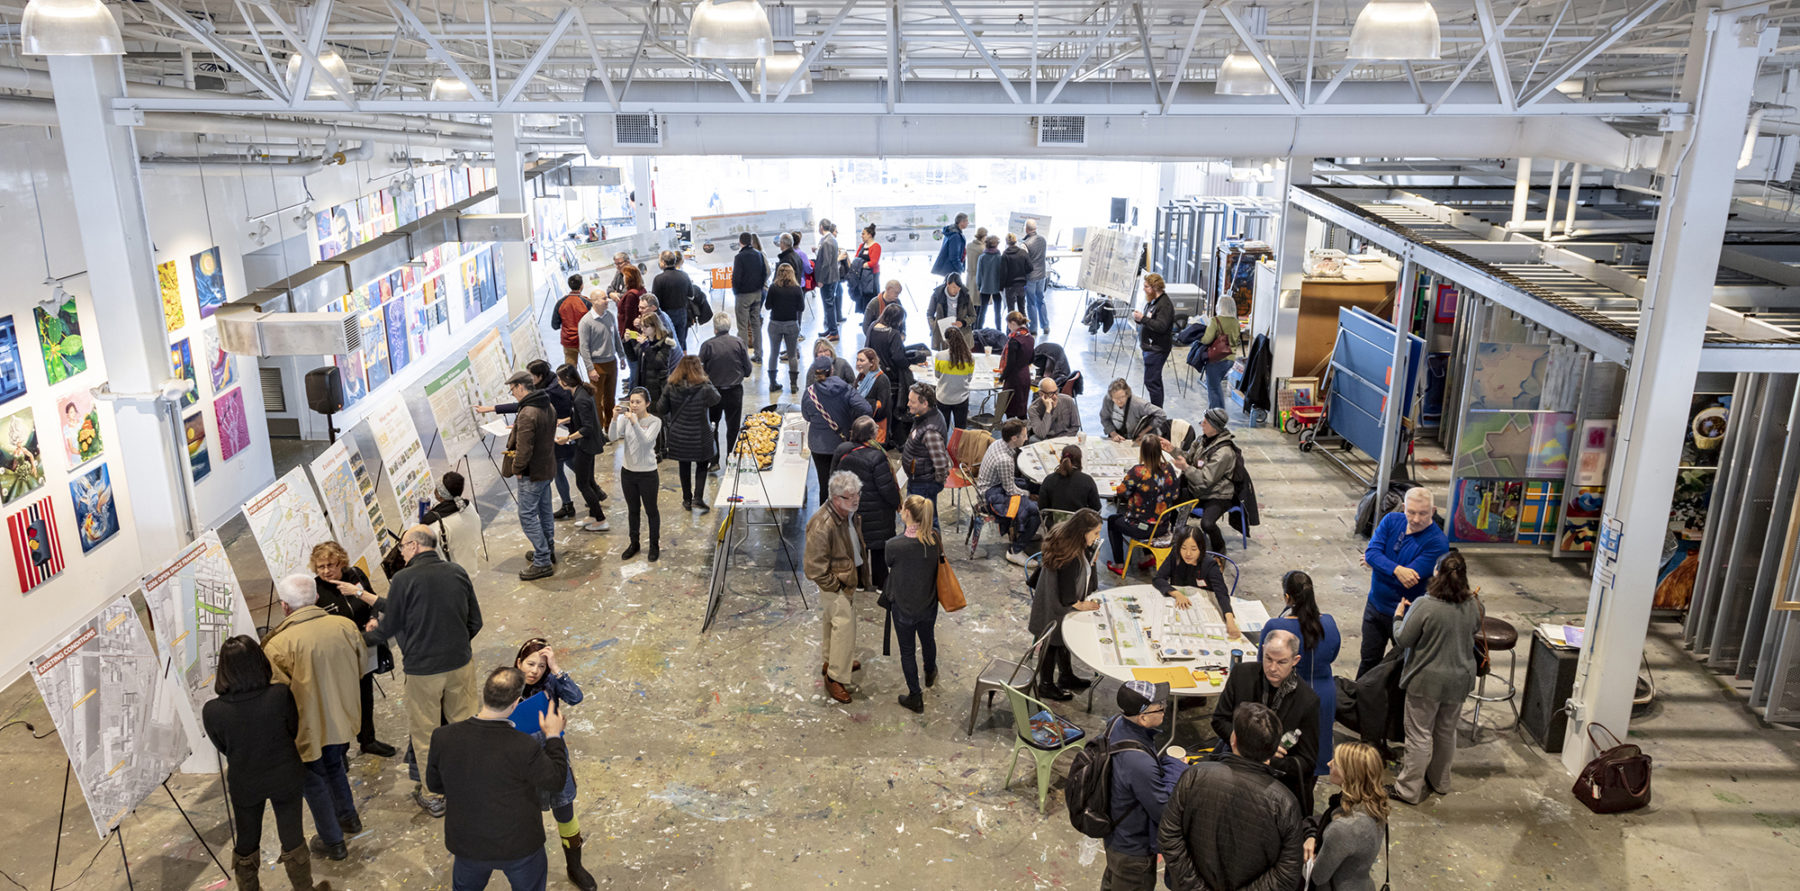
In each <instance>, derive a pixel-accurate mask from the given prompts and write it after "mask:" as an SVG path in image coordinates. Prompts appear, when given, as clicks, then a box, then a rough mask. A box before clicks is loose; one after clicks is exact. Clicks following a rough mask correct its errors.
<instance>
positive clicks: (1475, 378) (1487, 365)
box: [1469, 343, 1550, 411]
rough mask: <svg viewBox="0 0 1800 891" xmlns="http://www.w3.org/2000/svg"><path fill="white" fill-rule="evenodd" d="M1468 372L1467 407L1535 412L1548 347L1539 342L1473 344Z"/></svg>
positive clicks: (1547, 359)
mask: <svg viewBox="0 0 1800 891" xmlns="http://www.w3.org/2000/svg"><path fill="white" fill-rule="evenodd" d="M1473 358H1474V368H1472V369H1471V370H1470V372H1469V408H1471V409H1474V410H1478V411H1480V410H1485V411H1505V410H1512V411H1535V410H1536V409H1538V408H1539V407H1540V406H1541V403H1542V401H1543V397H1544V374H1545V372H1546V371H1548V369H1549V364H1550V347H1549V345H1547V344H1538V343H1480V344H1476V345H1475V355H1474V357H1473Z"/></svg>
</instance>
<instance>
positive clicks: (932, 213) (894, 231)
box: [856, 204, 1025, 254]
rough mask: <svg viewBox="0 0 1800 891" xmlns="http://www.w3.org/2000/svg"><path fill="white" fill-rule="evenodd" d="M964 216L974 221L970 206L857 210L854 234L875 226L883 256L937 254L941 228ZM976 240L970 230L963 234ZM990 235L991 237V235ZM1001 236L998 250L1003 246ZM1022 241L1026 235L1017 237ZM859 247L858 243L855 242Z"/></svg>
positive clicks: (940, 245) (971, 205)
mask: <svg viewBox="0 0 1800 891" xmlns="http://www.w3.org/2000/svg"><path fill="white" fill-rule="evenodd" d="M959 213H966V214H968V215H969V216H970V218H973V217H974V216H975V205H973V204H908V205H904V206H900V207H859V208H857V209H856V231H857V232H861V231H862V230H863V228H864V227H866V226H868V225H869V224H870V223H874V224H875V241H876V243H877V244H880V245H881V250H882V251H883V252H894V251H898V252H901V253H917V254H936V253H937V252H938V248H940V247H942V246H943V244H944V227H945V226H948V225H950V224H951V223H954V222H956V215H957V214H959ZM963 234H964V235H965V236H966V237H968V238H974V237H975V229H974V227H973V226H971V227H970V228H969V230H968V231H967V232H965V233H963ZM990 234H991V233H990ZM1000 234H1001V241H1002V244H1001V248H1002V249H1004V248H1005V247H1006V245H1005V244H1004V242H1005V235H1006V233H1004V232H1003V233H1000ZM1017 234H1018V235H1019V236H1020V237H1021V238H1023V237H1024V235H1025V233H1023V232H1020V233H1017ZM858 243H860V241H859V242H858Z"/></svg>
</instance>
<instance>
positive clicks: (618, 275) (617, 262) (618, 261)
mask: <svg viewBox="0 0 1800 891" xmlns="http://www.w3.org/2000/svg"><path fill="white" fill-rule="evenodd" d="M612 268H613V277H612V282H611V283H610V284H608V285H607V286H606V296H608V297H610V298H612V299H613V300H617V299H619V296H620V295H622V294H624V293H625V270H626V269H628V268H632V264H631V255H630V254H627V253H625V252H624V251H620V252H618V253H616V254H613V257H612Z"/></svg>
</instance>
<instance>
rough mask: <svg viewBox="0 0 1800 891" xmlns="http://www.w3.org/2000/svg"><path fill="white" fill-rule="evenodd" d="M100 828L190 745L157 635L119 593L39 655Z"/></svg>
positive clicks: (53, 709)
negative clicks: (153, 641) (154, 640)
mask: <svg viewBox="0 0 1800 891" xmlns="http://www.w3.org/2000/svg"><path fill="white" fill-rule="evenodd" d="M31 679H32V680H33V681H34V682H36V683H37V688H38V694H39V695H41V696H43V697H44V708H45V709H46V710H47V711H49V712H50V720H51V721H52V722H53V723H54V724H55V725H56V735H57V736H58V737H59V738H61V739H62V744H63V750H64V751H65V752H67V753H68V755H69V768H70V771H71V772H72V773H73V774H74V775H75V782H77V783H79V784H80V785H81V794H82V796H83V797H85V798H86V799H87V805H88V812H89V813H90V814H92V815H93V817H94V830H95V831H96V832H98V833H99V834H100V837H101V838H105V837H106V836H107V833H110V832H112V831H113V829H114V828H116V827H117V826H118V825H119V821H120V820H123V819H124V818H125V815H126V814H129V813H131V811H132V809H133V808H135V807H137V806H138V803H139V802H141V801H143V800H144V797H145V796H147V795H149V794H150V793H151V792H154V791H155V790H156V787H157V786H160V785H162V783H163V781H164V780H167V779H168V778H169V775H170V774H171V773H173V772H174V770H175V768H176V767H178V766H179V765H180V764H181V762H182V761H184V760H186V758H187V756H188V753H189V751H191V749H190V747H189V745H188V738H187V732H186V731H184V730H182V729H181V720H180V718H179V717H178V716H177V713H176V710H175V706H176V699H175V688H174V687H172V686H170V685H168V684H165V683H163V682H162V671H161V665H160V663H159V660H158V659H157V656H156V651H155V650H153V649H151V648H150V638H149V637H148V636H146V635H145V634H144V626H143V624H142V623H141V622H139V621H138V617H137V613H136V612H135V611H133V610H132V608H131V599H130V598H129V597H124V596H121V597H118V598H116V599H114V600H112V601H110V602H108V603H107V604H106V606H104V607H101V609H100V612H99V614H98V615H96V616H94V617H93V618H92V619H89V620H88V621H86V622H84V623H82V625H81V626H80V627H78V628H76V629H75V630H74V631H72V632H70V633H69V634H68V635H67V636H65V637H62V638H60V639H58V640H56V641H55V642H53V643H52V644H51V645H50V646H49V648H47V649H46V650H45V651H44V654H43V655H41V656H39V657H37V658H36V659H33V660H31Z"/></svg>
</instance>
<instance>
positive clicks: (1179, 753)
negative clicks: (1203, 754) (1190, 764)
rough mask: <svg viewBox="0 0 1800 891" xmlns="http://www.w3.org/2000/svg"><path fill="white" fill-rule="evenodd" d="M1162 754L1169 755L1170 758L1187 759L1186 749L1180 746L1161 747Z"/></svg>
mask: <svg viewBox="0 0 1800 891" xmlns="http://www.w3.org/2000/svg"><path fill="white" fill-rule="evenodd" d="M1163 754H1164V755H1167V756H1169V757H1170V758H1174V759H1175V760H1177V761H1186V760H1187V749H1184V748H1182V747H1180V746H1170V747H1168V748H1166V749H1163Z"/></svg>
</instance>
